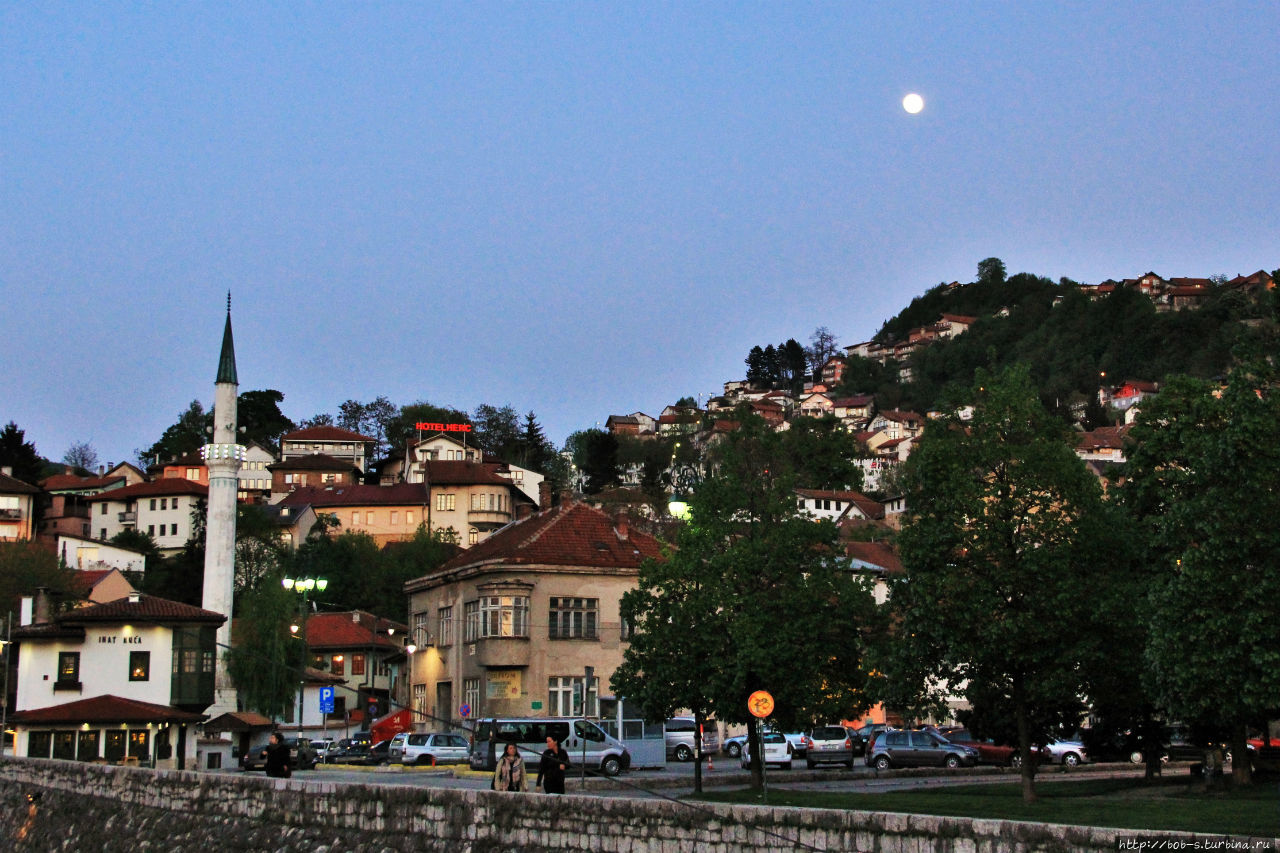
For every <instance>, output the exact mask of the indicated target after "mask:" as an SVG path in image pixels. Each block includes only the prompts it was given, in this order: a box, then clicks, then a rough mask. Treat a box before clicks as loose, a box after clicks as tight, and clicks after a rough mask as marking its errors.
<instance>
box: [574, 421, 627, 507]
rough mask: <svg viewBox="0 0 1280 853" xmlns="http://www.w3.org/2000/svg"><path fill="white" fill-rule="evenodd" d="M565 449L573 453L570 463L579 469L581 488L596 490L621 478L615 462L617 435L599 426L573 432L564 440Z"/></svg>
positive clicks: (588, 491) (616, 456) (613, 484)
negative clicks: (581, 479) (581, 480)
mask: <svg viewBox="0 0 1280 853" xmlns="http://www.w3.org/2000/svg"><path fill="white" fill-rule="evenodd" d="M565 449H566V450H568V451H569V452H570V453H571V454H572V456H573V464H574V465H575V466H576V467H577V469H578V471H579V472H580V473H581V475H582V478H583V482H582V489H583V491H585V492H586V493H587V494H592V495H594V494H596V493H598V492H600V491H602V490H604V489H606V488H608V487H609V486H616V485H617V484H618V483H619V482H621V480H622V473H621V470H620V466H619V464H618V437H617V436H615V435H614V434H613V433H611V432H607V431H605V430H602V429H585V430H580V431H579V432H575V433H573V434H572V435H570V436H569V438H568V439H567V440H566V441H565Z"/></svg>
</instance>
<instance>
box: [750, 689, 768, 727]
mask: <svg viewBox="0 0 1280 853" xmlns="http://www.w3.org/2000/svg"><path fill="white" fill-rule="evenodd" d="M747 710H748V711H750V712H751V716H753V717H759V718H760V719H762V720H763V719H764V718H765V717H767V716H769V715H770V714H772V713H773V696H772V695H770V693H769V691H767V690H757V691H756V692H755V693H752V694H751V695H750V696H748V697H747Z"/></svg>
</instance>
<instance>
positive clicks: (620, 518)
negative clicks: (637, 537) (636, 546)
mask: <svg viewBox="0 0 1280 853" xmlns="http://www.w3.org/2000/svg"><path fill="white" fill-rule="evenodd" d="M628 521H629V519H628V518H627V514H626V513H625V512H624V511H622V510H618V514H617V515H615V516H614V517H613V529H614V530H615V531H617V534H618V538H619V539H626V538H628V536H627V534H628V532H629V530H630V525H629V524H628Z"/></svg>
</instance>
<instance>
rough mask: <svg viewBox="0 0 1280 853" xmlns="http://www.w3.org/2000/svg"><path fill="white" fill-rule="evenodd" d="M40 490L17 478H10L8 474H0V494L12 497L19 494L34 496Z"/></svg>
mask: <svg viewBox="0 0 1280 853" xmlns="http://www.w3.org/2000/svg"><path fill="white" fill-rule="evenodd" d="M39 491H40V490H39V489H38V488H36V487H35V486H33V485H31V484H30V483H27V482H24V481H22V480H19V479H18V478H17V477H10V476H9V475H8V474H0V492H4V493H5V494H9V495H12V494H14V493H21V494H24V495H34V494H37V493H38V492H39Z"/></svg>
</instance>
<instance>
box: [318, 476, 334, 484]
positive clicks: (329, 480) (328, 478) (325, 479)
mask: <svg viewBox="0 0 1280 853" xmlns="http://www.w3.org/2000/svg"><path fill="white" fill-rule="evenodd" d="M320 482H321V483H336V482H338V475H337V474H321V475H320Z"/></svg>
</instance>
